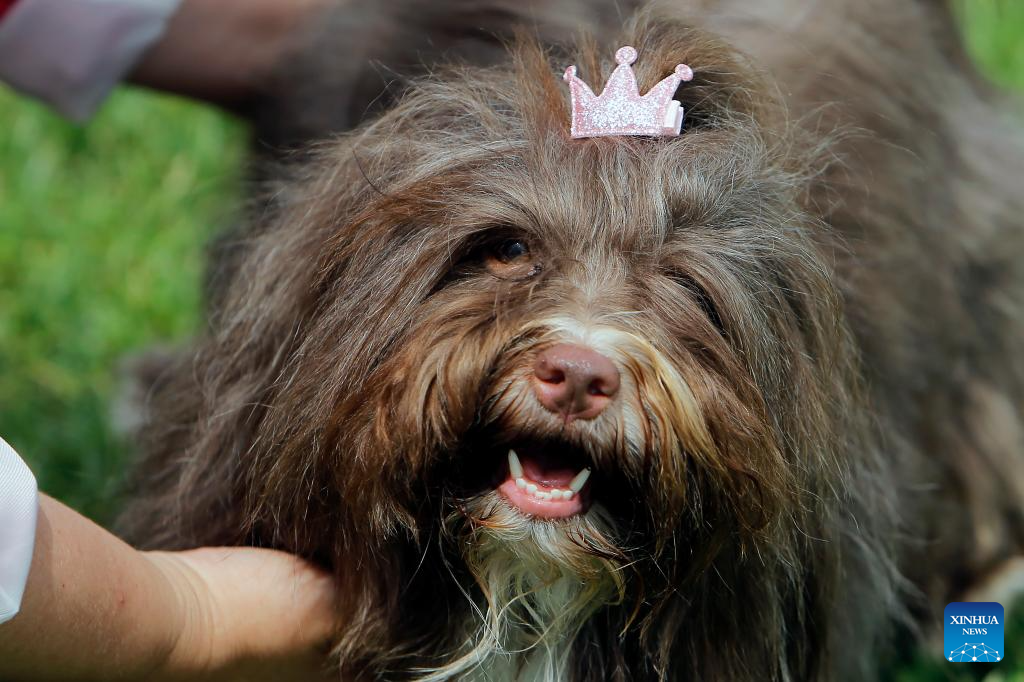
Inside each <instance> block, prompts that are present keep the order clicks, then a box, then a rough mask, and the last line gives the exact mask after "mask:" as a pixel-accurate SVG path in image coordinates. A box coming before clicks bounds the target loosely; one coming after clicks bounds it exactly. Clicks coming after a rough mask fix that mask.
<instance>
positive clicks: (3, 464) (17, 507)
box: [0, 438, 39, 623]
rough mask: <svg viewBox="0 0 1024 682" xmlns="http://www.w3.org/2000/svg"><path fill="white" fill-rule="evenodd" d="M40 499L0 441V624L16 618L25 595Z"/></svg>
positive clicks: (26, 472) (25, 468)
mask: <svg viewBox="0 0 1024 682" xmlns="http://www.w3.org/2000/svg"><path fill="white" fill-rule="evenodd" d="M38 498H39V495H38V492H37V491H36V479H35V477H34V476H32V472H31V471H29V469H28V466H27V465H26V464H25V462H23V461H22V460H21V457H18V453H16V452H15V451H14V450H12V449H11V446H10V445H8V444H7V443H6V442H4V439H3V438H0V623H3V622H4V621H8V620H10V619H11V618H14V616H15V614H17V613H18V608H19V607H20V606H21V597H22V595H23V594H24V593H25V581H26V580H27V579H28V569H29V565H30V564H31V563H32V549H33V547H34V546H35V540H36V515H37V513H38V510H39V499H38Z"/></svg>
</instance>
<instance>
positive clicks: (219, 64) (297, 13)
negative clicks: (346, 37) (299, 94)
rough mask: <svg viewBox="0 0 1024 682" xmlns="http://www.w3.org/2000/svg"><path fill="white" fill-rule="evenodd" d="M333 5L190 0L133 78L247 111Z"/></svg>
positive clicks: (299, 0)
mask: <svg viewBox="0 0 1024 682" xmlns="http://www.w3.org/2000/svg"><path fill="white" fill-rule="evenodd" d="M330 2H337V0H287V1H286V2H282V1H281V0H184V1H183V2H182V4H181V7H180V8H179V9H178V11H177V13H176V14H175V15H174V16H173V17H172V18H171V20H170V23H169V24H168V27H167V31H166V32H165V33H164V35H163V37H162V38H161V39H160V41H159V42H158V43H157V44H156V45H154V46H153V47H152V48H151V49H150V50H149V51H148V52H147V53H146V55H145V56H144V57H143V58H142V60H141V61H140V62H139V64H138V65H137V66H136V68H135V69H134V71H133V72H132V73H131V75H130V80H131V81H132V82H134V83H136V84H139V85H144V86H147V87H151V88H156V89H160V90H166V91H169V92H175V93H178V94H182V95H186V96H189V97H195V98H198V99H203V100H207V101H210V102H213V103H216V104H219V105H221V106H226V107H229V108H244V107H245V105H246V103H247V102H248V101H250V100H251V99H252V98H253V97H255V96H258V95H260V94H263V93H264V91H265V89H266V88H267V87H268V84H269V82H270V80H271V79H272V78H273V74H274V73H275V70H276V68H277V66H278V64H279V63H280V61H281V60H282V59H285V58H286V57H287V55H288V54H289V52H290V50H291V49H293V47H294V46H295V45H296V40H297V38H298V37H299V36H301V35H302V28H303V26H304V24H305V23H306V22H308V21H311V20H312V18H313V17H314V16H315V14H316V12H317V11H318V10H319V9H320V8H322V7H323V6H325V5H327V4H329V3H330Z"/></svg>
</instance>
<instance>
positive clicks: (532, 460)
mask: <svg viewBox="0 0 1024 682" xmlns="http://www.w3.org/2000/svg"><path fill="white" fill-rule="evenodd" d="M519 461H520V462H522V463H523V473H524V474H526V477H527V478H529V479H530V480H531V481H536V482H537V483H543V484H544V485H546V486H548V487H549V488H568V487H569V483H570V482H571V481H572V479H573V477H574V476H575V475H576V472H575V471H573V470H572V469H570V468H569V467H567V466H565V464H563V463H559V462H555V461H553V460H551V458H548V457H532V456H530V455H528V454H525V453H524V454H522V455H520V456H519Z"/></svg>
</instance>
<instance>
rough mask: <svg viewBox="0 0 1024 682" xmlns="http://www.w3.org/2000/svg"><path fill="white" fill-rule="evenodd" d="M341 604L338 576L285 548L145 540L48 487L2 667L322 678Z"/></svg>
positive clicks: (95, 675)
mask: <svg viewBox="0 0 1024 682" xmlns="http://www.w3.org/2000/svg"><path fill="white" fill-rule="evenodd" d="M334 605H335V604H334V594H333V584H332V582H331V580H330V579H329V578H328V577H327V576H326V575H325V574H323V573H321V572H320V571H318V570H316V569H314V568H312V567H311V566H309V565H308V564H306V563H304V562H302V561H301V560H299V559H297V558H295V557H292V556H290V555H287V554H284V553H281V552H274V551H271V550H260V549H251V548H232V549H201V550H194V551H191V552H152V553H146V552H138V551H136V550H134V549H132V548H131V547H130V546H128V545H127V544H125V543H124V542H122V541H121V540H119V539H118V538H116V537H114V536H113V535H111V534H110V533H108V532H107V531H105V530H104V529H102V528H100V527H99V526H97V525H96V524H94V523H92V522H91V521H89V520H88V519H86V518H85V517H83V516H81V515H79V514H78V513H77V512H75V511H73V510H71V509H69V508H68V507H66V506H64V505H62V504H61V503H60V502H57V501H56V500H53V499H52V498H49V497H46V496H45V495H44V496H41V498H40V505H39V517H38V523H37V530H36V548H35V554H34V556H33V559H32V567H31V569H30V571H29V576H28V584H27V586H26V590H25V595H24V598H23V600H22V607H21V612H20V614H19V615H18V616H17V617H15V618H14V619H13V620H11V621H10V622H8V623H5V624H3V625H0V679H4V680H53V681H57V680H186V679H187V680H236V679H237V680H273V679H282V680H293V679H316V676H317V675H318V674H319V673H321V672H322V671H324V670H325V669H326V661H327V656H326V654H327V648H328V646H329V642H330V640H331V638H332V636H333V634H334V626H335V623H334Z"/></svg>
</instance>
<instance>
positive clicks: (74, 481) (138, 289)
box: [0, 0, 1024, 682]
mask: <svg viewBox="0 0 1024 682" xmlns="http://www.w3.org/2000/svg"><path fill="white" fill-rule="evenodd" d="M961 9H962V14H963V17H964V27H965V32H966V35H967V38H968V42H969V44H970V46H971V48H972V50H973V52H974V54H975V55H976V56H977V58H978V60H979V61H980V62H981V63H982V65H983V66H984V67H985V69H986V70H987V71H988V72H989V73H990V74H991V76H992V78H993V79H995V80H996V81H997V82H999V83H1002V84H1004V85H1006V86H1008V87H1011V88H1015V89H1017V90H1019V91H1024V0H964V2H962V4H961ZM0 121H3V122H5V124H4V125H3V126H2V127H0V435H2V436H3V437H4V438H6V439H7V440H8V441H9V442H10V443H11V444H12V445H13V446H14V447H15V448H16V449H17V450H19V451H20V452H21V453H22V454H23V455H24V456H25V457H26V459H28V461H29V463H30V464H31V465H32V468H33V469H34V470H35V472H36V474H37V475H38V478H39V483H40V486H41V488H42V489H43V490H45V491H47V492H48V493H50V494H53V495H55V496H57V497H59V498H61V499H62V500H64V501H66V502H68V503H69V504H71V505H73V506H75V507H76V508H78V509H80V510H82V511H83V512H85V513H86V514H88V515H90V516H92V517H93V518H96V519H98V520H100V521H109V520H110V518H111V516H112V514H113V512H114V510H115V509H116V505H117V490H118V485H119V481H120V477H121V475H122V472H123V471H124V459H125V456H126V448H125V447H124V444H123V443H121V442H119V440H118V438H117V437H116V436H115V435H114V433H113V432H112V429H111V426H110V413H111V398H112V396H113V395H114V393H115V390H116V385H117V379H116V373H115V368H116V367H117V366H118V364H119V362H120V361H121V360H122V359H123V358H124V357H126V356H127V355H129V354H131V353H132V352H134V351H138V350H141V349H145V348H146V347H148V346H151V345H153V344H157V343H163V344H166V343H173V342H175V341H178V340H181V339H184V338H187V337H188V336H189V334H190V333H191V332H192V330H194V329H195V328H196V325H197V322H198V311H199V285H200V281H201V274H202V267H203V266H202V262H203V249H204V245H205V244H206V242H207V241H208V240H209V238H210V237H211V235H213V234H214V233H215V232H217V231H218V230H219V229H220V228H221V227H222V226H224V225H225V224H227V222H228V221H230V219H231V216H232V214H233V212H234V207H235V205H236V203H237V201H238V198H239V196H240V187H239V185H240V183H239V179H238V178H239V168H240V161H241V159H242V158H243V154H244V149H245V130H244V127H243V126H242V125H241V124H239V123H238V122H237V121H235V120H232V119H231V118H229V117H227V116H225V115H223V114H221V113H219V112H216V111H213V110H210V109H207V108H204V107H201V106H198V105H195V104H191V103H188V102H183V101H180V100H175V99H172V98H168V97H163V96H157V95H153V94H148V93H143V92H138V91H130V90H124V91H121V92H118V93H117V94H115V95H114V97H113V98H112V99H111V100H110V101H109V102H108V103H107V105H106V106H105V107H104V108H103V110H102V111H101V112H100V113H99V115H97V116H96V117H95V118H94V119H93V120H92V121H91V122H90V123H89V125H88V126H87V127H85V128H80V127H76V126H74V125H71V124H69V123H67V122H65V121H63V120H61V119H60V118H58V117H57V116H55V115H54V114H52V113H50V112H49V111H47V110H46V109H44V108H43V107H41V106H40V105H38V104H35V103H33V102H30V101H28V100H25V99H20V98H18V97H17V96H15V95H13V94H11V93H10V92H7V91H0ZM1022 177H1024V169H1022ZM1010 632H1011V633H1013V634H1010V635H1008V639H1010V640H1011V641H1010V642H1008V646H1007V648H1008V651H1009V653H1010V655H1009V657H1008V659H1007V660H1006V661H1005V662H1004V663H1002V664H1000V665H999V666H998V667H996V668H982V667H977V666H969V665H961V666H955V665H948V664H944V663H943V662H941V661H939V662H935V661H930V660H928V658H927V657H924V656H920V657H918V658H919V660H917V661H915V662H911V663H909V664H908V665H907V666H906V667H904V668H903V669H901V670H900V671H899V672H898V673H896V674H895V675H894V676H893V677H892V679H894V680H898V681H899V682H924V681H930V680H961V679H963V680H968V679H981V678H982V677H984V679H986V680H987V681H988V682H998V681H1000V680H1019V681H1021V682H1024V618H1022V619H1021V622H1019V623H1016V624H1012V625H1011V627H1010ZM1014 641H1016V642H1018V643H1019V644H1018V646H1017V647H1016V649H1017V651H1018V652H1020V653H1019V654H1017V655H1014V653H1015V652H1014V648H1015V647H1014V646H1013V642H1014ZM851 645H852V643H851Z"/></svg>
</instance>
